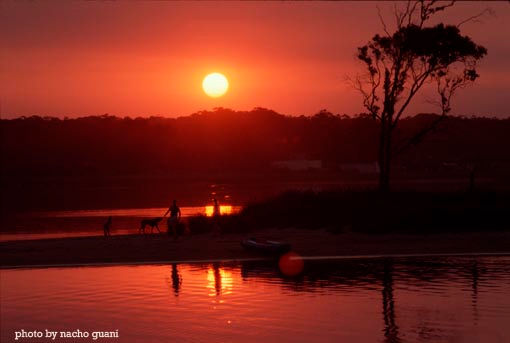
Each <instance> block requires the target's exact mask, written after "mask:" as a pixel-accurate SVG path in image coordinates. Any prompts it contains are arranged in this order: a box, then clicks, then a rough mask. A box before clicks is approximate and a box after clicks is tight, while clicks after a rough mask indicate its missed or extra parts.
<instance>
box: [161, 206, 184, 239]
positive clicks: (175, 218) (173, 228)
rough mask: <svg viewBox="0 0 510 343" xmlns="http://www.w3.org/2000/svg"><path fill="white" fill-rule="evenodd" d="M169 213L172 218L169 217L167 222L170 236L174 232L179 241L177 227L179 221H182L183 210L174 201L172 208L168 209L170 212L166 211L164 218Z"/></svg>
mask: <svg viewBox="0 0 510 343" xmlns="http://www.w3.org/2000/svg"><path fill="white" fill-rule="evenodd" d="M168 213H170V217H168V219H167V221H166V224H167V226H168V234H170V232H172V233H173V235H174V238H175V239H177V236H178V232H177V230H178V227H177V226H178V224H179V220H180V219H181V209H180V208H179V206H177V202H176V201H175V200H174V201H173V203H172V206H170V207H169V208H168V211H166V213H165V215H164V216H163V217H165V216H166V215H167V214H168Z"/></svg>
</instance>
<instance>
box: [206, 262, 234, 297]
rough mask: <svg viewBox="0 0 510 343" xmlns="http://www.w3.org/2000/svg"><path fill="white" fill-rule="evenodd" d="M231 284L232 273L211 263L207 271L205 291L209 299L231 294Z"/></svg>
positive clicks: (232, 280) (232, 282)
mask: <svg viewBox="0 0 510 343" xmlns="http://www.w3.org/2000/svg"><path fill="white" fill-rule="evenodd" d="M233 284H234V279H233V276H232V273H231V272H230V271H227V270H225V269H223V268H220V267H219V265H218V264H216V263H213V265H212V266H210V267H209V269H208V270H207V289H208V290H209V296H210V297H214V296H219V295H221V294H223V295H227V294H231V293H232V288H233ZM221 302H223V301H220V303H221Z"/></svg>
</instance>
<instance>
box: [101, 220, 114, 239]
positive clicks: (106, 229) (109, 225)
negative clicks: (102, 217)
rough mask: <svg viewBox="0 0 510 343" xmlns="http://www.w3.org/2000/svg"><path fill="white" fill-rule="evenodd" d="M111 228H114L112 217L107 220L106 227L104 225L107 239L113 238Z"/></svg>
mask: <svg viewBox="0 0 510 343" xmlns="http://www.w3.org/2000/svg"><path fill="white" fill-rule="evenodd" d="M111 227H112V216H109V217H108V219H107V220H106V223H104V225H103V231H104V236H105V237H108V236H111V234H110V228H111Z"/></svg>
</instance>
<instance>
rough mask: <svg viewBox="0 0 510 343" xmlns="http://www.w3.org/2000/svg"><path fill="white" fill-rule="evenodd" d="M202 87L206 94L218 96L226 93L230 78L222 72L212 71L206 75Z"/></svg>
mask: <svg viewBox="0 0 510 343" xmlns="http://www.w3.org/2000/svg"><path fill="white" fill-rule="evenodd" d="M202 88H203V89H204V92H205V94H207V95H209V96H210V97H213V98H217V97H220V96H222V95H223V94H225V93H226V92H227V90H228V80H227V78H226V77H225V75H223V74H220V73H212V74H209V75H207V76H206V77H204V81H202Z"/></svg>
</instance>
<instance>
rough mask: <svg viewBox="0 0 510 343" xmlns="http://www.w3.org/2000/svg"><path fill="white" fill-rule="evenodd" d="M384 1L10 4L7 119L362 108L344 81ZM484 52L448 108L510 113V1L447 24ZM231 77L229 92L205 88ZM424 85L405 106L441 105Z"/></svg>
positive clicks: (4, 56) (2, 25)
mask: <svg viewBox="0 0 510 343" xmlns="http://www.w3.org/2000/svg"><path fill="white" fill-rule="evenodd" d="M377 5H378V6H379V7H380V8H381V10H382V13H383V14H384V16H385V17H386V18H387V20H388V23H391V22H392V16H391V13H390V10H391V6H392V4H390V3H376V2H291V3H285V2H268V3H266V2H262V3H261V2H257V3H250V2H201V3H195V2H60V1H54V2H53V1H52V2H35V3H34V2H5V1H4V2H2V3H1V4H0V7H1V9H2V10H1V11H0V19H1V20H0V41H1V45H2V47H3V48H2V49H1V51H0V57H1V58H0V61H1V62H0V66H1V69H2V73H0V81H1V82H0V84H1V86H0V87H1V92H0V104H1V105H0V106H1V107H0V116H1V117H2V118H13V117H19V116H30V115H43V116H53V117H64V116H68V117H80V116H85V115H101V114H104V113H109V114H112V115H118V116H151V115H162V116H172V117H177V116H183V115H188V114H191V113H195V112H197V111H200V110H203V109H212V108H215V107H224V108H235V109H242V110H250V109H252V108H254V107H257V106H263V107H266V108H270V109H273V110H274V111H276V112H278V113H285V114H288V115H301V114H306V115H308V114H313V113H317V112H318V111H320V110H321V109H327V110H329V111H331V112H333V113H346V114H349V115H351V114H355V113H360V112H363V108H362V104H361V97H360V95H359V94H357V92H356V91H354V90H353V89H351V88H350V87H349V86H348V85H347V83H346V82H345V77H346V76H348V75H350V76H354V75H355V74H356V73H357V72H363V68H362V66H361V64H360V63H359V62H358V61H357V59H356V48H357V47H358V46H361V45H363V44H365V43H366V42H367V41H368V40H369V39H370V38H371V37H372V36H373V35H374V34H376V33H381V32H382V31H383V30H382V26H381V23H380V21H379V18H378V15H377V7H376V6H377ZM486 7H490V8H491V9H492V10H493V12H494V13H495V16H486V17H484V18H483V20H482V22H470V23H467V24H465V25H463V26H462V27H461V28H462V30H461V31H462V33H463V34H465V35H469V36H470V37H472V38H473V40H474V41H475V42H476V43H478V44H481V45H483V46H485V47H486V48H487V49H488V55H487V57H486V58H484V60H483V61H482V62H481V64H480V67H479V73H480V75H481V77H480V78H479V80H477V82H476V83H475V84H474V85H473V86H472V87H468V88H467V89H464V90H462V92H459V94H458V96H457V97H456V98H455V99H454V102H453V109H452V114H463V115H467V116H470V115H473V114H480V115H483V116H498V117H500V116H506V115H508V108H509V106H508V103H507V99H506V95H505V94H506V93H507V92H508V84H510V69H509V66H508V61H507V57H508V56H510V43H509V41H508V39H506V34H507V32H508V29H510V26H509V23H510V6H508V4H507V3H503V2H490V3H488V2H460V3H458V4H456V5H455V6H454V7H453V8H451V9H449V10H448V11H447V12H445V14H440V15H439V16H438V18H439V20H441V21H444V22H446V23H452V24H456V23H459V22H460V21H462V20H463V19H465V18H467V17H469V16H471V15H473V14H477V13H479V12H480V11H481V10H483V9H484V8H486ZM213 71H218V72H222V73H224V74H225V75H226V76H227V78H228V79H229V82H230V87H229V90H228V92H227V93H226V94H225V95H224V96H222V97H219V98H210V97H208V96H206V95H205V94H204V92H203V91H202V89H201V81H202V79H203V77H204V76H205V75H206V74H207V73H210V72H213ZM429 98H430V93H428V92H427V90H425V91H424V92H423V94H421V95H420V96H419V97H417V99H416V101H415V102H414V104H413V105H412V106H411V108H410V109H409V112H408V113H409V114H413V113H420V112H434V111H435V110H436V109H435V107H434V106H432V105H430V104H429V103H428V102H427V99H429Z"/></svg>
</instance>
